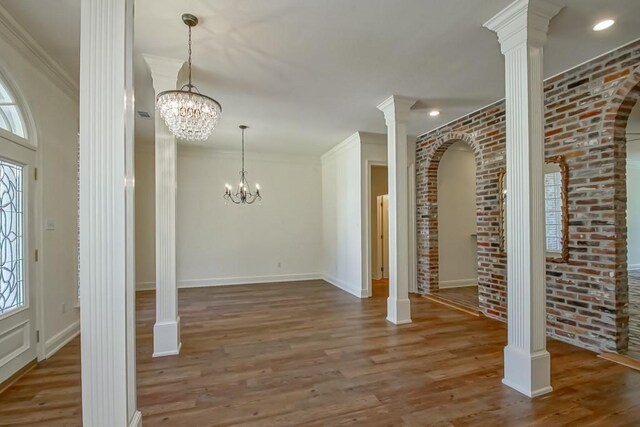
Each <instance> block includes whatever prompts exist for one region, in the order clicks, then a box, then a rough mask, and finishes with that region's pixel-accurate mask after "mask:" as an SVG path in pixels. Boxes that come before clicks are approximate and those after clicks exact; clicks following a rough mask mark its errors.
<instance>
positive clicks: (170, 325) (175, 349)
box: [153, 316, 182, 357]
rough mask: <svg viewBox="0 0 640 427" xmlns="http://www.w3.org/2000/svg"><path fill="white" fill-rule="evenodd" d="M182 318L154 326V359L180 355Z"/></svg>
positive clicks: (157, 323)
mask: <svg viewBox="0 0 640 427" xmlns="http://www.w3.org/2000/svg"><path fill="white" fill-rule="evenodd" d="M180 347H182V343H181V342H180V317H179V316H178V318H177V319H176V320H174V321H171V320H170V321H168V322H156V324H155V325H153V357H163V356H175V355H177V354H180Z"/></svg>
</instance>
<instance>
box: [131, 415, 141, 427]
mask: <svg viewBox="0 0 640 427" xmlns="http://www.w3.org/2000/svg"><path fill="white" fill-rule="evenodd" d="M129 427H142V413H141V412H140V411H136V412H134V414H133V417H131V420H130V421H129Z"/></svg>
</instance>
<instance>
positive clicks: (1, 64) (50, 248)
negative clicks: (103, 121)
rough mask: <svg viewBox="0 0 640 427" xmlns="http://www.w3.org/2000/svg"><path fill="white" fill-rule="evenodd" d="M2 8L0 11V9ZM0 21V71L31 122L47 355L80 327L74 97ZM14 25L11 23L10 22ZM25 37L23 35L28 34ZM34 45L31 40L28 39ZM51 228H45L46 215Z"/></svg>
mask: <svg viewBox="0 0 640 427" xmlns="http://www.w3.org/2000/svg"><path fill="white" fill-rule="evenodd" d="M0 12H1V11H0ZM5 19H6V18H3V19H2V20H1V21H2V22H1V23H0V58H3V60H2V61H0V73H1V74H2V78H3V79H4V78H6V79H7V80H9V83H10V84H11V85H12V86H14V87H12V89H13V90H14V92H17V93H16V95H18V97H19V98H22V100H23V101H24V102H25V104H26V106H27V109H28V110H29V111H30V115H31V117H32V119H33V122H34V125H35V135H32V136H34V137H35V138H33V139H32V140H35V141H36V142H37V143H38V145H39V147H38V149H37V156H38V162H39V163H40V166H39V173H38V175H39V179H38V182H37V183H36V185H37V186H39V187H40V190H41V197H38V198H37V200H36V205H37V206H38V207H37V209H39V210H40V212H41V215H40V220H39V223H38V224H37V226H38V228H39V231H40V232H41V237H42V241H41V243H40V245H41V246H40V245H39V246H40V247H39V249H40V262H39V264H40V265H39V268H40V269H41V270H40V272H41V277H40V281H41V285H42V293H41V295H40V299H41V300H40V301H39V303H41V304H42V312H41V313H40V314H41V318H42V319H41V322H40V324H41V330H40V336H41V341H42V340H44V343H45V348H44V352H45V353H46V354H47V356H50V355H51V354H52V353H53V352H55V351H56V350H57V349H58V348H59V347H60V346H61V345H63V344H64V343H66V342H67V341H68V340H69V339H70V338H73V337H74V336H75V335H76V334H77V333H78V332H79V327H80V325H79V310H78V309H77V308H76V307H75V306H76V304H77V289H78V275H77V268H78V266H77V256H78V253H77V230H78V222H77V213H78V203H77V200H78V194H77V166H78V164H77V160H78V151H77V147H78V145H77V144H78V136H77V135H78V98H77V92H75V91H74V89H73V88H70V87H69V85H68V83H67V82H65V81H64V80H63V79H61V78H60V76H58V75H56V74H54V73H53V72H52V71H51V68H49V66H48V65H46V64H45V62H43V61H44V60H43V56H40V55H41V54H40V53H35V52H38V49H39V48H36V49H35V50H31V48H30V47H28V46H27V45H26V44H25V42H24V40H26V39H24V38H23V39H22V40H18V39H17V38H16V37H15V35H13V34H12V32H11V31H9V30H8V27H7V25H6V24H5V22H7V21H5ZM14 29H15V28H14ZM27 39H28V38H27ZM31 46H33V45H31ZM46 220H49V221H51V222H53V224H54V228H55V229H54V230H47V231H45V229H44V224H45V221H46Z"/></svg>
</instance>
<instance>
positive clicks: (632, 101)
mask: <svg viewBox="0 0 640 427" xmlns="http://www.w3.org/2000/svg"><path fill="white" fill-rule="evenodd" d="M639 99H640V66H639V67H636V68H635V69H634V70H632V71H631V72H630V73H629V76H628V77H627V78H626V80H625V81H624V83H622V84H620V85H619V86H618V89H617V91H616V93H615V95H614V96H613V97H612V99H611V101H610V103H609V107H608V109H607V111H608V112H609V113H612V114H610V115H608V116H607V118H606V119H605V123H604V124H603V131H604V132H607V133H609V134H610V135H613V147H614V149H613V155H614V203H615V206H614V215H615V218H614V223H615V232H616V242H615V243H616V244H615V264H616V266H615V277H616V280H615V288H616V292H615V302H616V309H617V310H616V312H617V316H616V337H615V341H616V347H617V350H618V351H619V352H626V351H627V350H628V349H629V338H630V333H629V332H630V327H631V328H634V330H636V331H637V330H638V329H639V328H640V324H636V323H639V322H640V319H638V318H637V317H636V318H633V319H631V318H630V316H629V314H630V308H631V307H630V303H632V305H633V306H634V307H635V308H637V309H640V296H638V295H636V294H633V295H632V294H631V293H630V286H629V273H628V267H629V266H628V259H627V247H628V240H627V237H628V235H627V124H628V119H629V116H630V115H631V112H632V110H633V108H634V107H635V106H636V105H637V104H638V100H639ZM638 105H640V104H638ZM636 306H637V307H636ZM637 333H638V332H636V334H637Z"/></svg>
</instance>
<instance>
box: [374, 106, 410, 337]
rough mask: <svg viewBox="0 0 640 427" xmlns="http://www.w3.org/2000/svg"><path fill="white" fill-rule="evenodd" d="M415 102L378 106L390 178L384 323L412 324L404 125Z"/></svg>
mask: <svg viewBox="0 0 640 427" xmlns="http://www.w3.org/2000/svg"><path fill="white" fill-rule="evenodd" d="M416 101H417V100H416V99H414V98H409V97H406V96H398V95H392V96H390V97H389V98H387V99H386V100H384V101H383V102H382V103H381V104H380V105H378V110H380V111H381V112H382V113H383V114H384V119H385V123H386V125H387V171H388V175H389V191H388V193H389V298H388V299H387V320H388V321H390V322H391V323H394V324H396V325H402V324H406V323H411V302H410V301H409V280H410V278H409V275H410V272H409V269H410V266H409V263H410V257H409V204H410V200H409V181H408V170H409V169H408V167H409V156H408V153H407V143H408V138H407V124H408V122H409V113H410V111H411V107H412V106H413V105H414V104H415V103H416Z"/></svg>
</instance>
